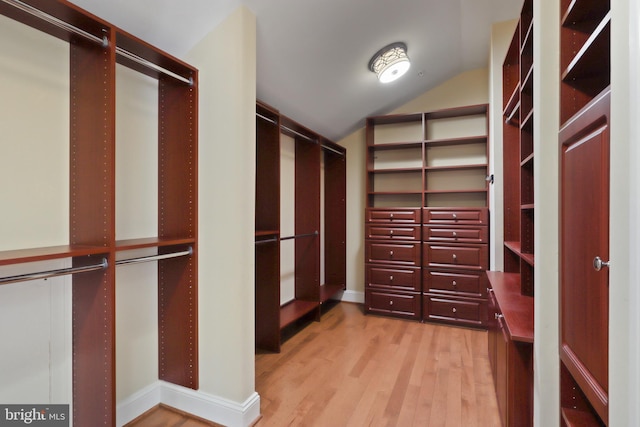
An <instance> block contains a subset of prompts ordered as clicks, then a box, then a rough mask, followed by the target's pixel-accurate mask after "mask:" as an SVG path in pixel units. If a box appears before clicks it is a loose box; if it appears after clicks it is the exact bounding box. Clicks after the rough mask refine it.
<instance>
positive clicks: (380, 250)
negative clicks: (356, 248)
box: [365, 241, 420, 267]
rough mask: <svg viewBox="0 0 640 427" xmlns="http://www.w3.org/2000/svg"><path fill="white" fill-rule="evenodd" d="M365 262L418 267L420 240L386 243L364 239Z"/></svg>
mask: <svg viewBox="0 0 640 427" xmlns="http://www.w3.org/2000/svg"><path fill="white" fill-rule="evenodd" d="M365 247H366V262H367V263H384V264H395V265H407V266H411V267H420V242H415V243H386V242H372V241H366V242H365Z"/></svg>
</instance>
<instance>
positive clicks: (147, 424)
mask: <svg viewBox="0 0 640 427" xmlns="http://www.w3.org/2000/svg"><path fill="white" fill-rule="evenodd" d="M126 427H223V426H222V425H220V424H216V423H212V422H210V421H205V420H202V419H200V418H196V417H194V416H193V415H190V414H187V413H185V412H182V411H179V410H177V409H174V408H170V407H168V406H165V405H159V406H156V407H155V408H153V409H151V410H149V411H147V412H145V413H144V414H142V415H140V416H139V417H138V418H136V419H135V420H133V421H131V422H130V423H127V424H126Z"/></svg>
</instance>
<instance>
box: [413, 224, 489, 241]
mask: <svg viewBox="0 0 640 427" xmlns="http://www.w3.org/2000/svg"><path fill="white" fill-rule="evenodd" d="M422 240H429V241H431V242H451V243H487V242H488V241H489V229H488V228H487V226H486V225H478V226H473V225H471V226H459V227H446V226H436V227H434V226H425V227H424V230H423V237H422Z"/></svg>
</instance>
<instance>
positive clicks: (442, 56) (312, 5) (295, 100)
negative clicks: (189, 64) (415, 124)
mask: <svg viewBox="0 0 640 427" xmlns="http://www.w3.org/2000/svg"><path fill="white" fill-rule="evenodd" d="M71 1H72V2H73V3H76V4H77V5H78V6H80V7H82V8H84V9H87V10H88V11H90V12H92V13H94V14H96V15H98V16H100V17H102V18H104V19H106V20H108V21H110V22H112V23H113V24H115V25H117V26H119V27H121V28H123V29H124V30H126V31H128V32H130V33H132V34H134V35H136V36H138V37H140V38H142V39H144V40H146V41H148V42H149V43H151V44H154V45H156V46H158V47H159V48H161V49H163V50H166V51H167V52H169V53H171V54H173V55H175V56H177V57H180V58H183V57H184V56H185V54H186V53H187V52H188V51H189V50H190V49H191V48H192V47H193V46H194V45H195V44H196V43H197V42H198V41H200V40H201V39H202V38H203V37H204V36H205V35H206V34H207V33H209V32H210V31H211V30H212V29H213V28H215V27H216V26H217V25H218V24H219V23H220V22H221V21H223V20H224V19H225V18H226V17H227V16H228V15H229V14H230V13H231V12H232V11H233V10H235V9H236V8H237V7H238V6H240V5H241V4H244V5H245V6H247V7H248V8H249V9H251V10H252V11H253V12H254V13H255V15H256V19H257V55H258V57H257V64H258V65H257V67H258V68H257V93H258V98H259V99H260V100H262V101H264V102H266V103H268V104H271V105H273V106H274V107H276V108H278V109H279V110H280V111H281V112H282V113H283V114H285V115H287V116H289V117H291V118H293V119H294V120H297V121H298V122H300V123H302V124H304V125H305V126H307V127H308V128H310V129H313V130H314V131H316V132H319V133H320V134H322V135H324V136H326V137H328V138H330V139H334V140H338V139H340V138H342V137H344V136H346V135H347V134H349V133H350V132H351V131H353V130H355V129H356V128H358V127H361V126H362V125H363V123H364V120H363V119H364V118H365V117H366V116H369V115H374V114H384V113H386V112H388V111H390V110H392V109H394V108H395V107H398V106H400V105H402V104H404V103H405V102H407V101H409V100H411V99H413V98H415V97H416V96H418V95H420V94H422V93H424V92H426V91H427V90H429V89H431V88H433V87H435V86H437V85H438V84H440V83H442V82H444V81H445V80H447V79H449V78H451V77H453V76H455V75H457V74H459V73H461V72H463V71H466V70H470V69H474V68H481V67H486V66H487V61H488V57H489V38H490V30H491V24H492V23H494V22H500V21H505V20H508V19H513V18H515V17H517V15H518V13H519V10H520V8H521V6H522V0H393V1H390V0H320V1H317V0H315V1H311V0H268V1H267V0H180V1H175V0H109V1H106V0H71ZM396 41H402V42H404V43H406V44H407V46H408V55H409V58H410V59H411V62H412V65H411V69H410V70H409V72H408V73H407V75H405V76H404V77H402V78H401V79H400V80H398V81H396V82H393V83H390V84H387V85H383V84H381V83H379V82H378V81H377V78H376V76H375V75H374V74H373V73H372V72H370V71H369V70H368V68H367V64H368V62H369V59H370V58H371V56H372V55H373V54H374V53H375V52H376V51H378V50H379V49H380V48H382V47H383V46H385V45H387V44H389V43H392V42H396Z"/></svg>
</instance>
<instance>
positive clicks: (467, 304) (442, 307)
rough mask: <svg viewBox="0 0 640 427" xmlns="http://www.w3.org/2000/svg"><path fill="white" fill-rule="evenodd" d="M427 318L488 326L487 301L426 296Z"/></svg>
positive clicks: (425, 313) (425, 311)
mask: <svg viewBox="0 0 640 427" xmlns="http://www.w3.org/2000/svg"><path fill="white" fill-rule="evenodd" d="M423 303H424V307H423V310H424V318H425V320H435V321H445V322H449V323H457V324H464V325H469V326H486V324H487V302H486V301H473V300H454V299H447V298H441V297H438V296H434V295H425V296H424V302H423Z"/></svg>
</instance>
